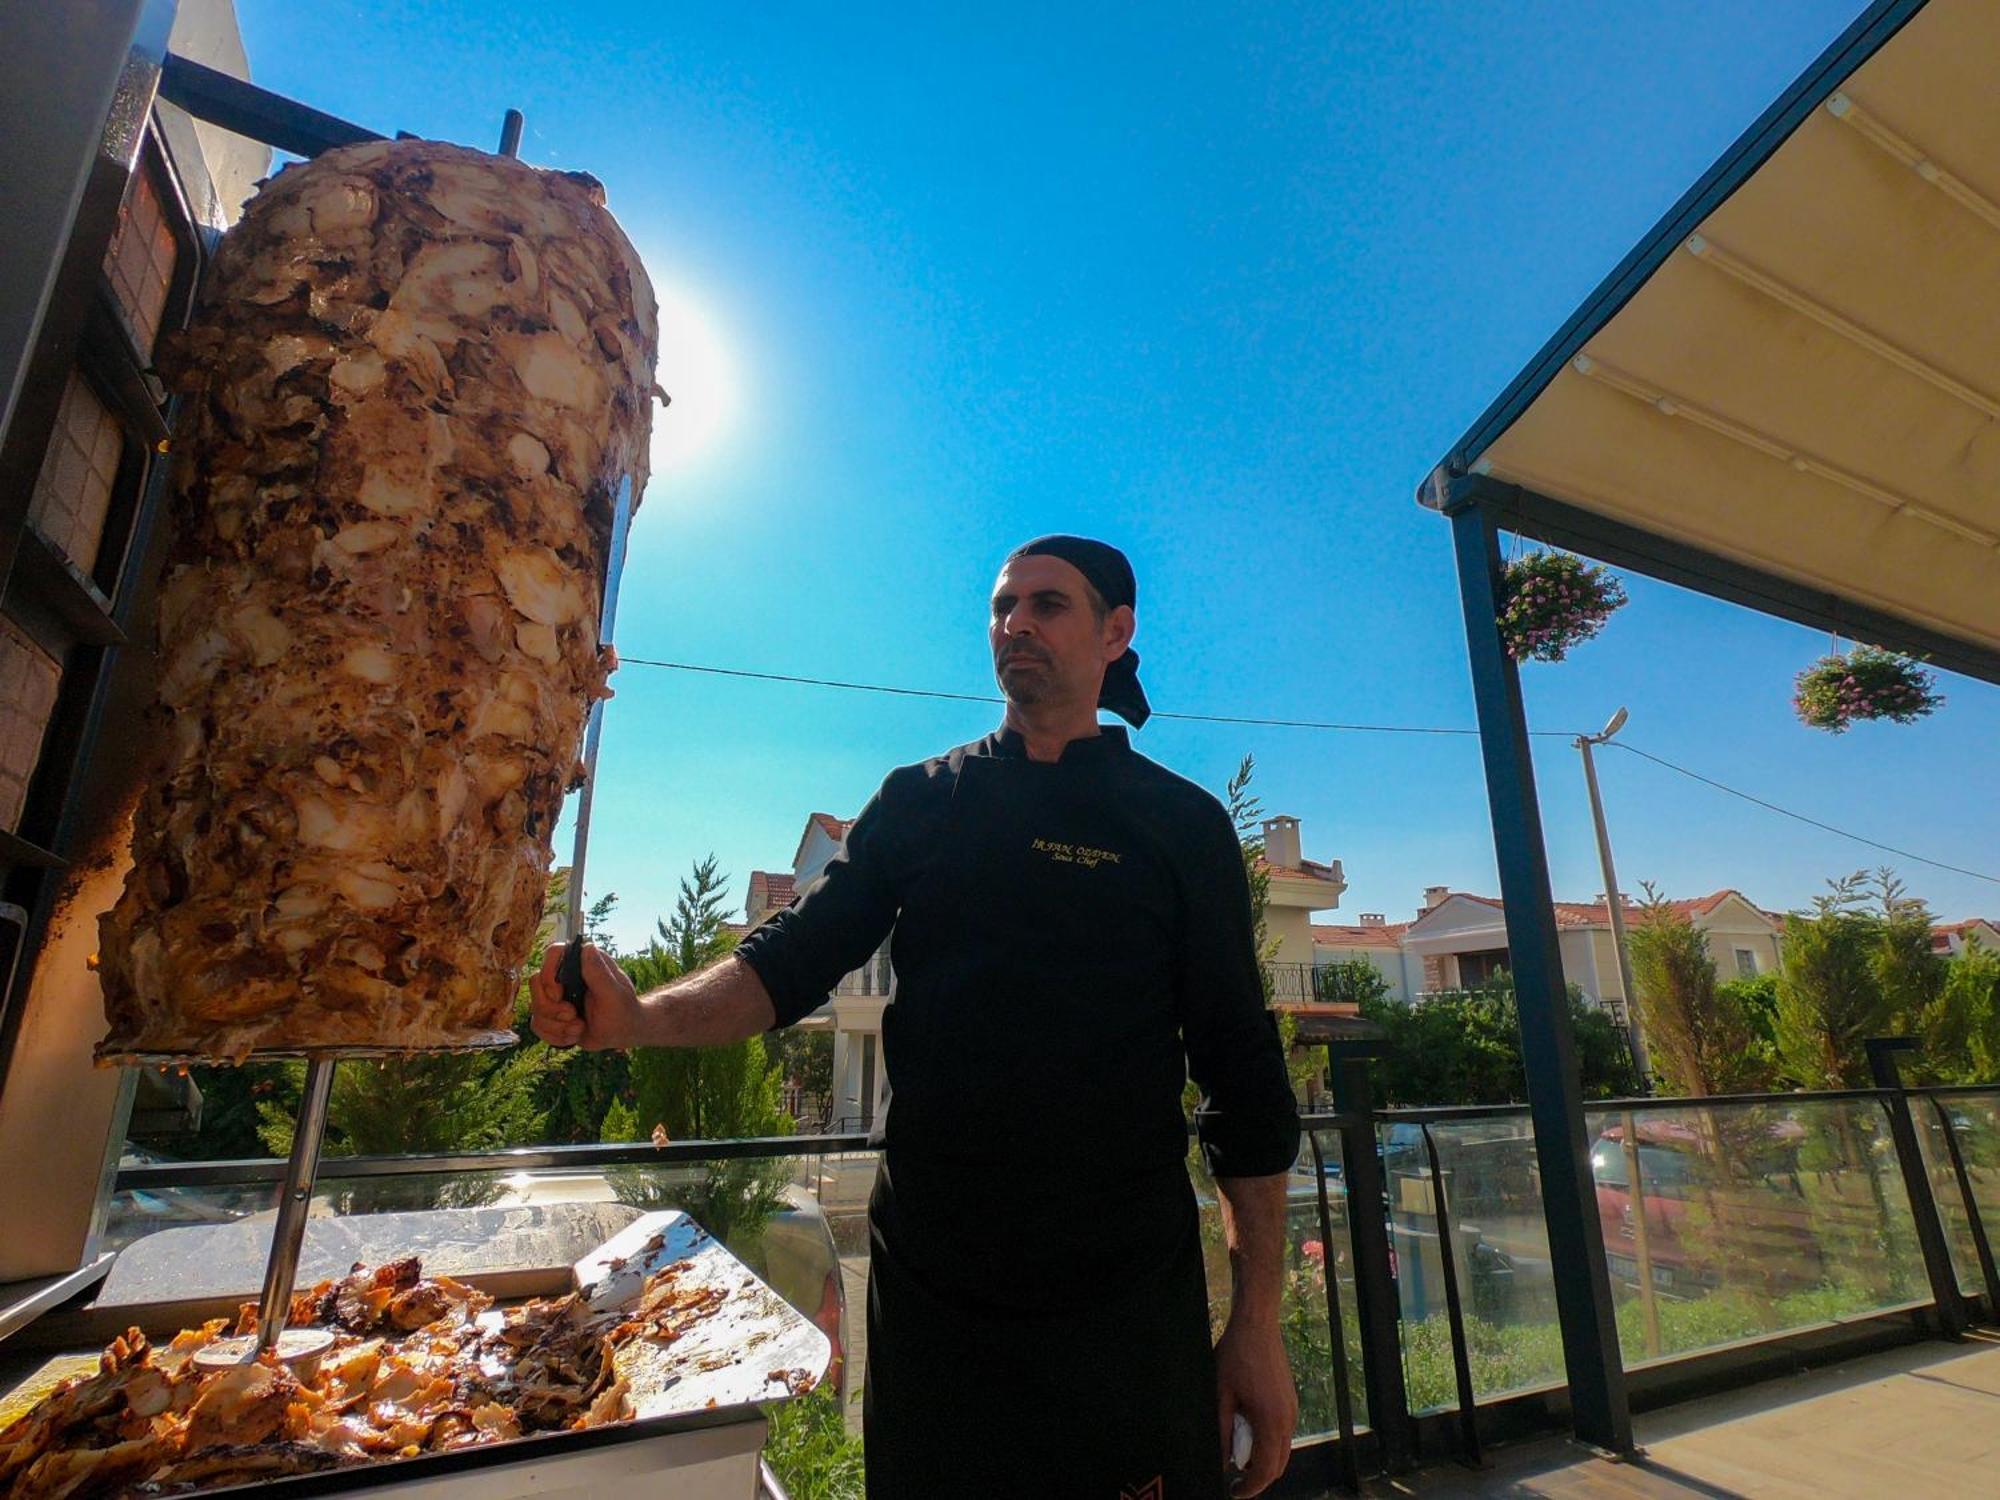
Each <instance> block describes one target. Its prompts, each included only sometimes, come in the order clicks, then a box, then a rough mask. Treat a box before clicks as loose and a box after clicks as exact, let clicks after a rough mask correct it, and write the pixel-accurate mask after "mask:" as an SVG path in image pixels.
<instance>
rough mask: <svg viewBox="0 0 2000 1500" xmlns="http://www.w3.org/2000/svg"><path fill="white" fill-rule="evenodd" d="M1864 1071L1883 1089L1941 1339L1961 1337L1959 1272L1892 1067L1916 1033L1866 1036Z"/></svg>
mask: <svg viewBox="0 0 2000 1500" xmlns="http://www.w3.org/2000/svg"><path fill="white" fill-rule="evenodd" d="M1863 1045H1864V1046H1866V1048H1867V1050H1868V1072H1869V1075H1870V1076H1871V1077H1872V1078H1873V1079H1874V1080H1875V1086H1876V1087H1877V1088H1879V1089H1885V1090H1887V1091H1888V1093H1887V1096H1886V1097H1885V1098H1884V1100H1883V1107H1884V1108H1885V1109H1886V1110H1887V1111H1888V1115H1889V1139H1890V1140H1891V1141H1892V1142H1893V1143H1894V1145H1895V1147H1896V1162H1897V1165H1898V1166H1900V1167H1901V1168H1902V1170H1903V1190H1904V1192H1905V1193H1907V1194H1908V1195H1909V1199H1910V1217H1911V1219H1913V1220H1914V1221H1915V1223H1916V1230H1917V1249H1918V1250H1919V1251H1921V1252H1922V1254H1923V1257H1924V1274H1925V1275H1926V1276H1927V1277H1928V1278H1929V1279H1930V1284H1931V1297H1932V1298H1933V1300H1935V1301H1936V1303H1937V1316H1938V1331H1939V1332H1941V1333H1942V1334H1943V1335H1944V1336H1945V1337H1946V1338H1950V1339H1958V1338H1963V1337H1964V1336H1965V1327H1966V1317H1965V1301H1964V1299H1963V1298H1962V1297H1961V1296H1960V1295H1959V1290H1958V1276H1957V1275H1956V1273H1954V1272H1953V1270H1952V1268H1951V1247H1950V1245H1949V1244H1947V1243H1946V1241H1945V1237H1944V1221H1943V1220H1942V1219H1940V1218H1939V1217H1938V1207H1937V1199H1936V1197H1935V1196H1934V1195H1933V1194H1932V1193H1931V1176H1930V1173H1929V1172H1927V1171H1926V1170H1924V1157H1923V1152H1922V1151H1920V1150H1919V1149H1918V1148H1917V1126H1916V1121H1915V1120H1914V1119H1912V1118H1911V1115H1910V1096H1909V1094H1908V1093H1907V1092H1906V1091H1905V1090H1904V1088H1903V1079H1902V1075H1901V1073H1900V1071H1899V1070H1898V1068H1897V1066H1896V1057H1897V1054H1898V1053H1902V1052H1910V1051H1914V1050H1915V1048H1916V1045H1917V1040H1916V1038H1915V1037H1908V1036H1877V1037H1869V1038H1868V1040H1867V1041H1866V1042H1865V1043H1864V1044H1863Z"/></svg>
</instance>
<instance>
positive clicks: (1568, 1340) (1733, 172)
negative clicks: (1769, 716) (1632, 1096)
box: [1418, 0, 2000, 1453]
mask: <svg viewBox="0 0 2000 1500" xmlns="http://www.w3.org/2000/svg"><path fill="white" fill-rule="evenodd" d="M1925 3H1926V0H1874V3H1873V4H1871V5H1870V6H1869V7H1868V9H1867V10H1866V11H1865V12H1864V13H1863V14H1862V15H1861V16H1860V17H1859V18H1858V19H1857V20H1856V21H1855V22H1854V23H1853V24H1852V25H1851V26H1849V27H1848V28H1847V30H1846V31H1845V32H1843V33H1842V35H1841V36H1840V37H1839V38H1838V39H1837V40H1836V41H1835V42H1834V43H1833V44H1832V45H1831V46H1830V47H1828V48H1827V49H1826V51H1825V52H1823V53H1822V54H1821V55H1820V56H1819V58H1818V59H1817V60H1815V61H1814V63H1813V64H1812V65H1811V66H1810V67H1809V68H1808V69H1807V70H1806V71H1805V73H1804V74H1803V75H1802V76H1801V77H1800V78H1799V79H1798V80H1797V81H1796V82H1794V83H1793V84H1792V86H1791V87H1790V88H1789V89H1787V90H1786V91H1785V93H1784V94H1783V95H1782V96H1781V97H1780V98H1779V99H1778V100H1777V101H1776V102H1775V103H1774V104H1773V105H1772V106H1771V107H1770V108H1769V109H1767V110H1766V111H1765V112H1764V114H1763V115H1762V116H1761V117H1760V118H1759V119H1758V120H1757V121H1756V123H1755V124H1753V125H1752V126H1751V127H1750V128H1749V129H1748V130H1747V131H1745V132H1744V133H1743V135H1742V136H1740V137H1739V138H1738V139H1737V140H1736V142H1735V143H1734V144H1733V145H1732V146H1731V147H1730V148H1729V150H1728V151H1727V152H1726V153H1724V155H1723V157H1722V159H1721V160H1720V161H1718V162H1717V163H1716V164H1715V166H1714V167H1712V168H1711V169H1710V170H1709V171H1708V172H1707V173H1706V174H1704V175H1703V177H1702V178H1701V179H1700V180H1699V181H1698V182H1696V183H1695V185H1694V186H1693V187H1692V188H1690V189H1689V190H1688V191H1687V193H1685V194H1684V195H1683V196H1682V197H1681V199H1680V200H1679V202H1677V203H1676V204H1675V205H1674V206H1673V208H1672V209H1671V210H1670V211H1669V212H1668V213H1667V214H1666V216H1665V217H1664V218H1662V219H1661V220H1660V222H1659V223H1658V224H1657V225H1655V226H1654V228H1653V230H1652V231H1651V233H1649V234H1648V235H1647V236H1646V237H1645V239H1643V240H1642V241H1641V242H1640V243H1639V245H1638V246H1637V247H1636V248H1635V249H1634V250H1633V251H1632V252H1631V253H1630V254H1629V255H1627V256H1626V257H1625V259H1624V260H1623V261H1622V262H1620V263H1619V265H1618V267H1617V268H1616V269H1615V270H1614V271H1613V272H1612V273H1611V274H1610V275H1609V276H1608V277H1606V278H1605V280H1604V281H1603V282H1602V283H1600V284H1599V286H1598V287H1597V288H1596V290H1595V291H1593V292H1592V293H1591V295H1590V296H1589V297H1588V298H1587V299H1586V300H1585V302H1584V304H1583V305H1582V307H1580V308H1579V309H1578V310H1577V312H1576V313H1575V314H1574V315H1573V316H1571V318H1570V319H1569V320H1568V321H1567V322H1566V323H1564V324H1563V326H1562V327H1561V328H1560V329H1559V330H1558V331H1557V332H1556V334H1555V335H1554V336H1553V337H1552V338H1551V339H1550V340H1549V341H1548V342H1547V343H1546V344H1545V345H1544V346H1543V347H1542V349H1541V350H1540V351H1539V352H1538V353H1537V354H1536V356H1535V358H1534V359H1533V360H1532V361H1531V362H1530V363H1529V365H1528V367H1527V368H1526V369H1525V370H1523V371H1522V372H1521V374H1520V375H1519V376H1517V377H1516V378H1515V379H1514V380H1513V381H1512V382H1511V383H1510V384H1509V385H1508V386H1507V388H1506V389H1505V390H1504V391H1502V392H1501V394H1500V395H1499V396H1498V397H1497V398H1496V399H1495V400H1494V401H1493V403H1492V404H1491V405H1490V406H1489V407H1488V408H1487V409H1486V410H1485V411H1484V412H1483V413H1481V415H1480V416H1479V418H1478V420H1477V421H1475V422H1474V423H1473V424H1472V426H1471V428H1470V429H1469V430H1468V431H1467V432H1466V434H1465V436H1464V437H1462V438H1461V439H1460V440H1459V442H1458V443H1457V445H1456V446H1455V447H1453V449H1452V450H1451V451H1450V453H1448V454H1447V455H1446V457H1445V458H1444V460H1443V461H1442V462H1441V463H1439V464H1438V465H1437V467H1436V468H1435V469H1434V470H1433V471H1432V472H1431V474H1430V475H1429V476H1428V478H1426V480H1425V481H1424V483H1423V485H1422V486H1421V487H1420V489H1419V491H1418V500H1419V503H1421V504H1423V505H1425V506H1427V507H1429V508H1431V509H1434V510H1437V511H1439V512H1441V513H1442V514H1443V515H1445V516H1446V517H1447V518H1448V519H1449V520H1450V522H1451V531H1452V548H1453V555H1454V560H1455V563H1456V568H1457V574H1458V582H1459V595H1460V602H1461V605H1462V609H1463V614H1464V623H1465V631H1466V646H1467V656H1468V663H1469V666H1470V668H1471V673H1472V684H1473V696H1474V701H1475V705H1476V708H1477V714H1478V723H1479V734H1480V748H1481V752H1482V756H1483V760H1484V769H1485V776H1486V788H1487V798H1488V803H1489V810H1490V812H1491V816H1492V822H1493V838H1494V852H1495V855H1496V859H1497V863H1498V866H1499V875H1500V887H1501V900H1502V903H1503V907H1504V910H1505V913H1506V927H1507V940H1508V947H1509V950H1510V953H1511V955H1512V960H1513V966H1514V977H1515V989H1516V995H1517V998H1518V1002H1519V1007H1520V1029H1521V1043H1522V1054H1523V1058H1524V1060H1525V1062H1526V1071H1527V1082H1528V1095H1529V1108H1530V1114H1531V1118H1532V1122H1533V1128H1534V1138H1535V1150H1536V1157H1537V1162H1538V1165H1539V1168H1540V1174H1541V1184H1542V1200H1543V1212H1544V1215H1545V1218H1546V1221H1547V1227H1548V1237H1549V1251H1550V1260H1551V1262H1552V1270H1553V1273H1554V1280H1555V1289H1556V1302H1557V1315H1558V1319H1559V1322H1560V1325H1561V1331H1562V1343H1563V1358H1564V1365H1565V1368H1566V1372H1567V1376H1568V1394H1569V1400H1570V1417H1571V1422H1572V1425H1573V1427H1574V1430H1575V1432H1576V1435H1577V1437H1578V1438H1579V1439H1581V1440H1582V1441H1584V1442H1586V1443H1589V1444H1592V1445H1594V1446H1596V1447H1599V1448H1603V1449H1607V1450H1611V1451H1614V1452H1621V1453H1629V1452H1632V1451H1633V1437H1632V1424H1631V1412H1630V1403H1629V1400H1628V1393H1627V1382H1626V1374H1625V1369H1624V1364H1623V1360H1622V1357H1621V1354H1620V1350H1619V1343H1618V1326H1617V1318H1616V1309H1615V1307H1614V1304H1613V1302H1612V1295H1611V1285H1610V1278H1609V1275H1608V1270H1607V1265H1606V1260H1605V1253H1604V1240H1603V1230H1602V1226H1601V1223H1600V1221H1599V1217H1598V1209H1597V1202H1596V1191H1595V1182H1594V1179H1593V1177H1592V1174H1591V1169H1590V1162H1589V1140H1588V1136H1587V1134H1586V1130H1585V1123H1584V1110H1583V1099H1582V1094H1581V1089H1580V1076H1579V1072H1578V1067H1577V1059H1576V1049H1575V1041H1574V1038H1573V1036H1572V1034H1571V1027H1570V1023H1569V1017H1568V1013H1567V1009H1568V1008H1567V1004H1566V997H1565V989H1564V983H1563V973H1562V961H1561V956H1560V952H1559V947H1558V929H1557V926H1556V920H1555V908H1554V899H1553V891H1552V889H1551V885H1550V880H1549V871H1548V854H1547V849H1546V845H1545V842H1544V839H1543V834H1542V822H1541V812H1540V808H1539V804H1538V800H1537V793H1536V787H1535V773H1534V762H1533V758H1532V755H1531V753H1530V742H1529V738H1528V723H1527V715H1526V712H1525V709H1524V707H1523V704H1522V697H1521V683H1520V674H1519V672H1518V670H1517V667H1516V664H1515V662H1514V660H1513V659H1512V658H1511V657H1510V656H1509V655H1508V654H1507V652H1506V650H1505V649H1504V647H1503V646H1502V643H1501V640H1500V634H1499V631H1498V629H1497V628H1496V626H1495V621H1496V619H1497V618H1498V615H1499V605H1500V602H1501V597H1502V588H1501V549H1500V533H1501V532H1502V531H1507V532H1512V533H1516V534H1525V535H1528V536H1530V537H1533V538H1534V539H1536V540H1539V541H1541V542H1544V543H1548V544H1550V545H1554V546H1560V547H1564V548H1568V549H1570V550H1572V551H1575V552H1578V553H1582V554H1585V555H1587V556H1590V557H1594V558H1598V559H1600V560H1602V561H1605V562H1608V563H1612V564H1614V565H1616V566H1618V567H1620V568H1624V569H1628V570H1630V571H1633V572H1637V573H1643V574H1646V575H1648V576H1650V577H1654V578H1658V579H1661V580H1663V581H1666V582H1669V583H1674V584H1678V585H1680V586H1682V587H1686V588H1691V589H1695V590H1698V591H1699V592H1701V593H1705V594H1708V595H1711V596H1713V597H1715V598H1719V599H1723V600H1726V601H1727V602H1730V603H1733V604H1739V605H1743V606H1745V607H1747V608H1750V609H1754V610H1757V611H1759V612H1760V613H1764V614H1768V615H1772V616H1775V617H1778V618H1781V619H1787V620H1792V621H1794V622H1796V623H1799V624H1802V625H1806V626H1809V627H1812V628H1814V629H1819V630H1827V631H1831V632H1834V633H1836V634H1839V635H1843V636H1846V637H1849V638H1851V639H1856V640H1861V641H1866V642H1868V643H1870V644H1875V645H1880V646H1883V647H1885V648H1889V649H1893V650H1898V651H1903V652H1907V653H1909V654H1910V655H1913V656H1917V657H1921V658H1923V659H1925V660H1927V661H1929V662H1931V663H1933V664H1935V665H1937V666H1940V667H1943V668H1946V669H1948V670H1951V671H1954V672H1959V673H1963V674H1965V675H1967V676H1970V677H1975V678H1980V679H1983V680H1985V681H1988V682H1994V683H2000V652H1995V651H1992V650H1990V649H1987V648H1985V647H1982V646H1980V645H1978V644H1977V643H1974V642H1969V641H1965V640H1962V639H1958V638H1955V637H1951V636H1947V635H1944V634H1942V633H1940V632H1936V631H1933V630H1930V629H1928V628H1925V627H1923V626H1920V625H1918V624H1916V623H1914V622H1912V621H1909V620H1907V619H1903V618H1901V617H1898V616H1896V615H1893V614H1891V613H1888V612H1886V611H1883V610H1880V609H1877V608H1875V607H1873V606H1871V605H1868V604H1864V603H1862V602H1860V601H1858V600H1855V599H1851V598H1847V597H1844V596H1842V595H1841V594H1839V593H1837V592H1832V591H1828V590H1825V589H1820V588H1814V587H1810V586H1807V585H1802V584H1800V583H1799V582H1797V581H1795V580H1793V579H1789V578H1784V577H1780V576H1777V575H1774V574H1772V573H1770V572H1768V571H1766V570H1764V569H1761V568H1757V567H1754V566H1750V565H1747V564H1745V563H1742V562H1739V561H1736V560H1734V559H1730V558H1725V557H1722V556H1719V555H1717V554H1716V553H1714V552H1712V551H1710V550H1707V549H1705V548H1703V547H1700V546H1696V545H1694V544H1692V543H1691V542H1689V541H1688V540H1686V539H1684V538H1682V537H1677V536H1675V535H1672V534H1670V533H1667V532H1663V531H1659V530H1649V529H1646V528H1643V527H1639V526H1635V525H1632V524H1630V523H1628V522H1624V521H1619V520H1613V519H1611V518H1609V517H1606V516H1602V515H1598V514H1596V513H1593V512H1591V511H1589V510H1586V509H1584V508H1582V507H1580V506H1577V505H1574V504H1572V503H1569V502H1567V501H1564V500H1560V499H1557V498H1555V497H1553V496H1550V495H1547V494H1542V493H1539V492H1537V491H1536V490H1533V489H1530V488H1527V487H1524V486H1521V485H1519V484H1514V483H1510V482H1506V481H1504V480H1502V479H1500V478H1498V477H1495V476H1493V475H1490V474H1487V473H1485V472H1482V469H1483V465H1482V463H1481V457H1482V455H1483V454H1484V453H1485V451H1486V450H1487V449H1488V448H1489V447H1491V446H1492V445H1493V444H1494V443H1495V442H1497V441H1498V440H1499V439H1500V437H1501V436H1502V435H1503V434H1505V433H1506V432H1507V431H1508V429H1509V428H1510V427H1512V426H1513V424H1514V423H1515V422H1516V421H1517V420H1519V419H1520V418H1521V417H1522V415H1523V414H1524V413H1525V412H1526V411H1527V410H1528V408H1529V407H1530V406H1531V405H1532V404H1533V403H1534V402H1535V400H1536V399H1537V398H1538V397H1539V396H1540V395H1541V394H1542V392H1543V391H1545V390H1546V389H1547V388H1548V387H1549V386H1550V384H1551V383H1552V382H1553V381H1554V380H1555V379H1556V377H1557V375H1558V373H1559V372H1561V371H1562V370H1563V368H1564V367H1565V366H1566V365H1567V364H1569V362H1570V361H1571V360H1573V359H1575V358H1576V357H1577V356H1578V355H1579V354H1581V353H1582V352H1583V349H1584V346H1585V345H1586V343H1588V342H1589V340H1590V339H1592V338H1593V337H1594V336H1595V335H1596V334H1597V333H1598V332H1599V331H1600V330H1602V329H1603V328H1604V327H1605V326H1606V325H1607V324H1608V323H1610V321H1611V320H1612V319H1613V318H1614V317H1616V316H1617V314H1618V313H1619V311H1620V310H1621V309H1622V308H1624V307H1625V305H1626V304H1627V303H1628V302H1630V301H1631V300H1632V298H1633V297H1634V296H1635V295H1637V293H1638V292H1639V291H1640V290H1641V288H1643V287H1644V286H1645V285H1646V284H1647V282H1648V281H1649V280H1650V279H1651V277H1652V276H1653V274H1654V273H1655V272H1656V271H1657V270H1659V268H1660V267H1661V266H1662V265H1663V264H1664V263H1665V262H1666V261H1667V259H1668V258H1669V257H1670V256H1671V255H1673V254H1674V252H1675V251H1676V250H1677V249H1678V248H1679V247H1680V246H1681V245H1682V244H1684V243H1685V242H1686V241H1687V239H1688V237H1689V236H1690V235H1692V234H1694V233H1695V232H1696V231H1697V230H1698V229H1699V228H1700V226H1701V225H1702V224H1703V222H1704V221H1705V220H1707V218H1708V217H1709V216H1710V214H1712V213H1713V212H1714V211H1715V210H1716V208H1717V207H1718V206H1719V205H1721V204H1722V203H1723V202H1724V201H1725V200H1727V199H1728V198H1729V197H1730V196H1731V194H1733V193H1735V192H1736V191H1737V189H1739V188H1740V187H1742V186H1743V184H1744V183H1745V182H1747V181H1748V180H1749V179H1750V178H1751V177H1752V176H1753V175H1754V174H1755V173H1756V172H1757V171H1758V169H1759V168H1760V167H1762V166H1763V165H1764V163H1765V162H1766V161H1768V160H1769V159H1770V158H1771V157H1772V155H1773V154H1774V153H1775V152H1776V151H1777V150H1778V149H1779V147H1781V146H1782V145H1783V144H1784V143H1785V141H1786V140H1787V139H1788V138H1790V136H1791V135H1792V134H1793V132H1794V131H1796V130H1797V129H1798V128H1799V126H1800V125H1801V124H1802V123H1803V122H1804V121H1805V120H1806V119H1807V118H1808V117H1809V116H1810V115H1811V114H1812V112H1813V111H1814V110H1815V109H1817V108H1819V107H1820V106H1821V105H1822V104H1824V103H1825V102H1826V101H1827V100H1828V99H1829V98H1830V97H1831V96H1832V95H1833V94H1834V93H1835V91H1836V90H1838V89H1839V88H1840V87H1841V85H1842V84H1843V83H1845V82H1846V80H1847V79H1848V78H1849V77H1850V76H1851V75H1852V74H1853V73H1854V72H1855V71H1856V70H1857V69H1859V68H1860V67H1861V66H1862V65H1863V64H1864V63H1866V62H1867V61H1868V60H1869V59H1870V58H1871V57H1873V56H1874V55H1875V54H1876V52H1877V51H1878V50H1879V49H1880V48H1881V47H1882V46H1883V45H1884V44H1885V43H1887V42H1888V41H1889V40H1890V39H1891V38H1892V37H1894V36H1895V35H1896V33H1897V32H1898V31H1900V30H1901V29H1902V27H1903V26H1904V25H1905V24H1906V23H1907V22H1908V21H1909V20H1910V19H1911V18H1912V17H1913V16H1915V15H1916V14H1917V13H1918V12H1919V11H1920V10H1922V9H1923V6H1924V4H1925Z"/></svg>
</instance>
